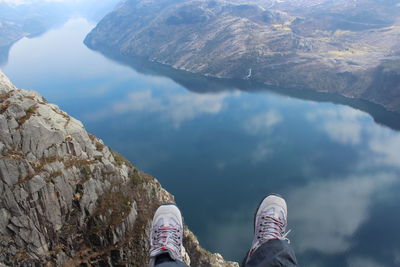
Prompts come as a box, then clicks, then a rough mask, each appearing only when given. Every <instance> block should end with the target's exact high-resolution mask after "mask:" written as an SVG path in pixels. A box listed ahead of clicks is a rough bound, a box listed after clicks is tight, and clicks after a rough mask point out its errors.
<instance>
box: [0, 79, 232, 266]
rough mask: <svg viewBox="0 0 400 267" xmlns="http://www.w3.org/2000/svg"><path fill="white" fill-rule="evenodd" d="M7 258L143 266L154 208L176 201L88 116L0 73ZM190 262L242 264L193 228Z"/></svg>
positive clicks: (2, 240) (1, 226) (1, 203)
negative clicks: (205, 245)
mask: <svg viewBox="0 0 400 267" xmlns="http://www.w3.org/2000/svg"><path fill="white" fill-rule="evenodd" d="M0 194H1V198H0V263H2V264H5V265H9V266H78V265H80V264H88V265H93V266H100V265H101V266H145V264H146V263H147V261H148V257H147V254H148V249H149V244H148V234H149V227H150V223H151V220H152V216H153V214H154V211H155V209H156V208H157V207H158V206H159V205H160V204H162V203H166V202H172V201H173V200H174V199H173V196H172V195H171V194H169V193H168V192H166V191H165V190H164V189H163V188H162V187H161V185H160V184H159V183H158V182H157V180H155V179H154V178H152V177H150V176H149V175H146V174H144V173H142V172H140V171H139V170H138V169H137V168H136V167H134V166H133V165H132V164H131V163H129V162H128V161H126V160H125V159H124V158H123V157H122V156H120V155H118V154H117V153H114V152H113V151H112V150H110V149H109V148H108V147H107V146H105V145H104V144H103V142H102V141H101V140H99V139H98V138H96V137H95V136H93V135H91V134H88V133H87V132H86V131H85V129H84V128H83V125H82V123H81V122H79V121H77V120H76V119H74V118H72V117H70V116H69V115H68V114H66V113H64V112H63V111H61V110H60V109H59V108H58V107H57V106H56V105H53V104H49V103H47V102H46V101H45V100H44V99H43V98H42V97H41V96H40V95H39V94H38V93H36V92H34V91H25V90H20V89H17V88H15V87H14V86H13V85H12V84H11V82H10V81H9V80H8V79H7V78H6V77H5V76H4V75H3V74H2V73H0ZM185 239H186V241H185V242H186V244H188V245H186V253H187V254H186V258H187V260H188V261H189V260H190V261H191V263H192V265H193V266H238V265H236V263H229V262H225V261H224V260H223V259H222V257H221V256H220V255H218V254H211V253H208V252H206V251H204V250H203V249H202V248H201V247H200V246H199V244H198V242H197V241H196V239H195V237H194V236H193V234H192V233H191V232H190V231H189V230H186V234H185Z"/></svg>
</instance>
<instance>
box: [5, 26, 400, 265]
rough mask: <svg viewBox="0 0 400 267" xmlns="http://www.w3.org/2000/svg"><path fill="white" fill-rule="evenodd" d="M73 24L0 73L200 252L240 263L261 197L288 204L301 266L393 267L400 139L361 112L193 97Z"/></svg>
mask: <svg viewBox="0 0 400 267" xmlns="http://www.w3.org/2000/svg"><path fill="white" fill-rule="evenodd" d="M91 27H93V25H90V24H89V23H88V22H86V21H85V20H84V19H75V20H72V21H70V22H68V23H67V24H66V25H64V26H63V27H61V28H58V29H54V30H51V31H49V32H48V33H46V34H45V35H43V36H41V37H39V38H36V39H23V40H21V41H20V42H18V43H17V44H16V45H15V46H14V47H13V48H12V49H11V51H10V57H9V62H8V64H7V65H5V66H4V67H3V70H4V72H5V73H6V74H7V75H8V76H9V77H10V78H11V80H12V81H13V82H14V83H15V84H16V85H17V86H18V87H22V88H34V89H35V90H38V91H39V92H40V93H41V94H43V95H44V96H45V97H46V98H47V99H48V100H49V101H51V102H53V103H56V104H58V105H59V106H60V107H61V108H63V109H64V110H66V111H67V112H68V113H70V114H71V115H73V116H75V117H76V118H78V119H80V120H82V121H83V122H84V124H85V125H86V128H87V129H88V130H89V131H90V132H92V133H94V134H96V135H97V136H99V137H100V138H102V139H103V140H104V141H105V142H106V143H107V144H108V145H109V146H111V147H112V148H113V149H115V150H117V151H119V152H120V153H122V154H123V155H125V156H126V157H127V158H128V159H130V160H131V161H132V162H134V163H135V164H136V165H137V166H138V167H140V168H141V169H143V170H144V171H146V172H148V173H150V174H152V175H154V176H156V177H157V178H158V179H159V180H160V181H161V183H162V184H163V185H164V187H166V188H167V190H169V191H170V192H172V193H173V194H174V195H175V196H176V200H177V202H178V205H179V206H180V208H181V209H182V211H183V215H184V217H185V220H186V222H187V223H188V224H189V226H190V227H191V229H192V230H193V231H194V232H195V233H196V234H197V235H198V237H199V239H200V241H201V243H202V244H203V246H205V247H206V248H208V249H210V250H212V251H217V252H220V253H222V254H223V255H224V256H225V257H226V258H228V259H232V260H240V259H241V258H242V257H243V255H244V253H245V252H246V250H247V248H248V247H249V245H250V243H251V236H252V219H253V218H252V216H253V212H254V209H255V207H256V205H257V203H258V201H259V200H261V199H262V198H263V196H264V195H265V194H266V193H269V192H278V193H281V194H282V195H284V196H285V197H286V198H287V201H288V206H289V227H290V228H292V229H293V232H292V233H291V234H290V238H291V240H292V244H293V246H294V247H295V250H296V252H297V255H298V258H299V260H300V262H301V264H302V265H303V266H393V265H399V264H400V246H399V245H398V240H400V232H399V231H398V225H399V223H400V216H399V214H398V212H394V211H397V210H399V206H400V204H399V203H400V201H399V198H400V197H399V196H398V194H397V192H398V190H399V188H400V184H399V174H400V134H399V132H396V131H393V130H391V129H389V128H387V127H385V126H381V125H378V124H376V123H375V122H374V121H373V119H372V118H371V117H370V116H369V115H368V114H367V113H364V112H361V111H358V110H355V109H353V108H350V107H347V106H342V105H335V104H330V103H318V102H312V101H304V100H298V99H294V98H290V97H287V96H282V95H277V94H274V93H271V92H268V91H265V92H257V93H247V92H244V91H240V90H238V89H235V88H231V89H230V90H222V91H221V90H216V91H219V92H218V93H204V94H199V93H193V92H191V91H189V90H187V89H185V88H183V87H182V86H180V85H178V84H177V83H175V82H174V81H172V80H171V79H169V78H166V77H161V76H155V75H144V74H140V73H138V72H136V71H135V70H133V69H131V68H129V67H127V66H123V65H120V64H118V63H116V62H113V61H111V60H109V59H106V58H105V57H103V56H102V55H100V54H98V53H96V52H93V51H90V50H88V49H87V48H86V47H85V46H84V45H83V44H82V40H83V38H84V36H85V34H86V33H87V32H88V31H90V29H91Z"/></svg>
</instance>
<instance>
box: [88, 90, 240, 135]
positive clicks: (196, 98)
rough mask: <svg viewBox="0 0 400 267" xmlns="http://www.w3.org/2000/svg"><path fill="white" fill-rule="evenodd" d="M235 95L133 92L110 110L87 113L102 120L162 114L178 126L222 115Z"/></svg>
mask: <svg viewBox="0 0 400 267" xmlns="http://www.w3.org/2000/svg"><path fill="white" fill-rule="evenodd" d="M238 94H240V93H239V92H235V93H219V94H196V93H190V92H184V91H183V92H182V91H180V92H167V93H166V94H162V95H159V94H157V93H155V92H154V91H153V90H150V89H148V90H139V91H134V92H130V93H129V94H128V95H127V97H126V99H124V100H122V101H118V102H114V103H113V104H111V107H109V108H108V109H103V111H96V112H94V113H91V114H87V115H86V118H88V119H91V120H98V119H102V118H105V117H112V116H115V115H119V114H123V113H128V112H132V111H134V112H138V111H139V112H141V111H143V112H146V113H159V117H160V118H161V119H163V120H165V121H168V122H171V123H172V124H173V125H174V127H176V128H179V127H180V125H181V124H182V123H183V122H185V121H188V120H192V119H194V118H196V117H198V116H201V115H205V114H218V113H219V112H221V111H222V110H223V108H224V107H225V100H226V99H227V98H229V97H235V96H237V95H238Z"/></svg>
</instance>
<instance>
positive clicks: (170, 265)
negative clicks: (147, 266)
mask: <svg viewBox="0 0 400 267" xmlns="http://www.w3.org/2000/svg"><path fill="white" fill-rule="evenodd" d="M154 266H155V267H189V266H187V265H186V264H185V263H183V262H181V261H174V260H172V259H171V257H169V255H168V254H162V255H160V256H158V257H157V259H156V262H155V265H154Z"/></svg>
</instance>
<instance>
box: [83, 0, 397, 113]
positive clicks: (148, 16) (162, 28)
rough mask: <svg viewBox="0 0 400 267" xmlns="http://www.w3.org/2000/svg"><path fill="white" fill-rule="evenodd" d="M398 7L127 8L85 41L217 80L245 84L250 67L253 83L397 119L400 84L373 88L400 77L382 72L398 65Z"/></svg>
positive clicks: (165, 2)
mask: <svg viewBox="0 0 400 267" xmlns="http://www.w3.org/2000/svg"><path fill="white" fill-rule="evenodd" d="M398 3H399V1H378V0H359V1H335V2H334V1H327V0H325V1H323V0H319V1H318V0H316V1H304V0H298V1H261V0H258V1H251V2H250V1H240V0H228V1H222V0H189V1H179V0H162V1H152V0H146V1H144V0H142V1H140V0H128V1H126V2H124V3H123V4H121V5H120V6H119V7H118V8H116V9H115V10H114V11H113V12H111V13H110V14H108V15H107V16H106V17H105V18H104V19H103V20H102V21H100V23H99V24H98V25H97V27H96V28H95V29H93V31H92V32H91V33H90V34H89V35H88V36H87V38H86V39H85V43H86V44H87V45H88V46H89V47H91V48H93V49H96V50H100V51H101V50H103V51H106V50H112V51H115V52H118V53H120V54H122V55H125V56H141V57H144V58H147V59H148V60H150V61H155V62H159V63H162V64H166V65H169V66H171V67H173V68H176V69H181V70H185V71H189V72H193V73H198V74H202V75H206V76H212V77H217V78H243V79H244V78H245V77H246V76H247V75H248V74H249V70H250V69H251V70H252V76H251V78H252V79H253V80H256V81H259V82H262V83H265V84H268V85H275V86H281V87H285V88H303V89H311V90H316V91H320V92H335V93H339V94H341V95H344V96H347V97H357V98H363V99H366V100H370V101H372V102H375V103H378V104H381V105H383V106H385V107H386V108H387V109H390V110H396V111H400V105H399V99H400V88H399V86H398V85H396V83H395V82H393V80H391V81H389V82H388V83H385V84H383V85H381V84H380V83H378V82H377V81H379V80H382V79H394V80H397V79H398V77H399V75H400V73H399V72H398V71H397V69H396V68H394V69H391V70H390V71H391V75H390V76H386V75H384V74H383V73H381V72H379V69H382V66H384V65H387V64H391V65H397V64H399V62H400V44H399V42H398V40H399V35H400V17H399V14H400V5H399V4H398ZM393 76H394V77H393ZM391 84H395V85H396V86H395V87H394V88H392V87H390V86H391ZM388 86H389V87H388ZM387 91H390V95H391V97H388V96H387V95H385V94H384V93H383V92H387Z"/></svg>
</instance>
